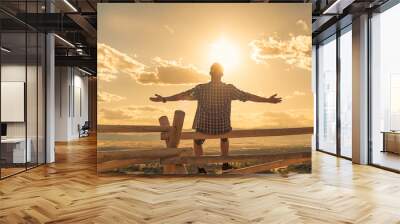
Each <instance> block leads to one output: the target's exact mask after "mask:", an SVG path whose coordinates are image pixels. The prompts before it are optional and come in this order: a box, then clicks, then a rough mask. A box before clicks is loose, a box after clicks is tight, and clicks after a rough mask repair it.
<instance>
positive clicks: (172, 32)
mask: <svg viewBox="0 0 400 224" xmlns="http://www.w3.org/2000/svg"><path fill="white" fill-rule="evenodd" d="M163 27H164V29H166V30H167V31H168V33H170V34H174V33H175V30H174V29H172V27H170V26H168V25H164V26H163Z"/></svg>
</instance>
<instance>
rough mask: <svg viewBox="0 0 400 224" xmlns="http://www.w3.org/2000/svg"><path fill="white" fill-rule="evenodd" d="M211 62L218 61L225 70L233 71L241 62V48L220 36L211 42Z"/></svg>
mask: <svg viewBox="0 0 400 224" xmlns="http://www.w3.org/2000/svg"><path fill="white" fill-rule="evenodd" d="M210 62H211V63H214V62H218V63H220V64H222V66H223V67H224V69H225V71H232V70H233V69H235V67H236V66H237V65H238V63H239V48H238V47H237V46H236V45H235V44H234V43H233V42H231V41H229V40H227V39H225V38H220V39H218V40H217V41H215V42H214V43H212V44H211V49H210Z"/></svg>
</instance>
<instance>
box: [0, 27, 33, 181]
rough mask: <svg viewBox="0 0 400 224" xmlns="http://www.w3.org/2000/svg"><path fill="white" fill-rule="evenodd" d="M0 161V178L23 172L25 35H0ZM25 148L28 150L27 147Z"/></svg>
mask: <svg viewBox="0 0 400 224" xmlns="http://www.w3.org/2000/svg"><path fill="white" fill-rule="evenodd" d="M1 45H2V47H3V49H6V50H1V54H2V55H1V122H2V126H3V127H2V129H3V131H2V140H1V159H2V170H1V173H2V177H5V176H9V175H12V174H15V173H17V172H21V171H23V170H25V165H26V161H27V160H28V161H29V159H30V153H31V152H30V151H29V150H28V151H27V150H26V122H25V121H26V118H25V112H26V111H25V94H26V74H27V73H26V69H27V67H26V34H25V33H22V32H21V33H2V34H1ZM28 149H29V147H28Z"/></svg>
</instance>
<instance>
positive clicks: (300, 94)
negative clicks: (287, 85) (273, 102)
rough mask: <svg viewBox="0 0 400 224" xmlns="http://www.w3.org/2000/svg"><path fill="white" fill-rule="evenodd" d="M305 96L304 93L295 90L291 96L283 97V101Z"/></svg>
mask: <svg viewBox="0 0 400 224" xmlns="http://www.w3.org/2000/svg"><path fill="white" fill-rule="evenodd" d="M305 95H306V93H305V92H301V91H297V90H296V91H294V92H293V93H292V94H290V95H287V96H285V97H284V99H292V98H294V97H297V96H305Z"/></svg>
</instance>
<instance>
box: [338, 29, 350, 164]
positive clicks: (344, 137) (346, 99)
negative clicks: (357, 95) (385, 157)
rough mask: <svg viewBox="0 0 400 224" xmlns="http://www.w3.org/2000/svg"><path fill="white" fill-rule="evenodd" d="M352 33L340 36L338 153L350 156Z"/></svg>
mask: <svg viewBox="0 0 400 224" xmlns="http://www.w3.org/2000/svg"><path fill="white" fill-rule="evenodd" d="M351 42H352V35H351V30H350V31H348V32H346V33H344V34H343V35H341V36H340V122H341V124H340V127H341V130H340V135H341V136H340V153H341V155H342V156H345V157H349V158H351V156H352V148H351V145H352V143H351V141H352V138H351V136H352V125H351V124H352V104H351V103H352V66H351V64H352V49H351V48H352V44H351Z"/></svg>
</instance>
